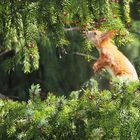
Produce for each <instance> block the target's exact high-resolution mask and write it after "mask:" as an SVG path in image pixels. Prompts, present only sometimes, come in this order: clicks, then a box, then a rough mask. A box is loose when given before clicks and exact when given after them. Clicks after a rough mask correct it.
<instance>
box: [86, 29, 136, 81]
mask: <svg viewBox="0 0 140 140" xmlns="http://www.w3.org/2000/svg"><path fill="white" fill-rule="evenodd" d="M115 33H116V31H113V30H112V31H108V32H106V33H102V32H100V31H98V30H93V31H88V32H87V33H86V36H87V38H88V39H89V40H90V41H91V42H92V43H93V44H94V45H95V46H96V48H97V49H98V51H99V54H100V57H99V59H98V60H97V62H96V63H95V64H94V65H93V69H94V72H98V71H100V70H102V69H103V68H105V69H106V70H107V71H108V72H109V73H110V74H111V76H116V77H121V78H127V79H129V80H131V81H136V80H138V76H137V73H136V70H135V68H134V66H133V65H132V64H131V63H130V61H129V60H128V59H127V57H126V56H124V54H122V53H121V52H120V51H119V50H118V48H117V47H116V46H115V45H114V44H113V43H112V42H111V37H113V35H114V34H115Z"/></svg>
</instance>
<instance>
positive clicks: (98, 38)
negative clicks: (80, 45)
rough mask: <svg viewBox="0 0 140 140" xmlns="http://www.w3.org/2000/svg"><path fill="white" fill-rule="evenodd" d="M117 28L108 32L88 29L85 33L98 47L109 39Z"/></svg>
mask: <svg viewBox="0 0 140 140" xmlns="http://www.w3.org/2000/svg"><path fill="white" fill-rule="evenodd" d="M116 32H118V31H116V30H110V31H108V32H105V33H102V32H101V31H98V30H95V29H94V30H92V31H87V32H86V33H85V35H86V37H87V38H88V39H89V40H90V41H91V43H93V44H94V45H95V46H96V47H99V46H100V45H101V43H103V42H104V41H109V40H110V39H111V38H112V37H113V36H114V35H115V33H116Z"/></svg>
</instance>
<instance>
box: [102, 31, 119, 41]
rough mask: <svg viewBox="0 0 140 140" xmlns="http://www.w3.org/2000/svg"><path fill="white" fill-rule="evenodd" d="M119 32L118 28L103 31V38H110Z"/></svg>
mask: <svg viewBox="0 0 140 140" xmlns="http://www.w3.org/2000/svg"><path fill="white" fill-rule="evenodd" d="M118 32H119V31H118V30H110V31H108V32H106V33H103V34H102V36H101V38H102V40H107V39H110V38H112V37H113V36H114V35H115V34H116V33H118Z"/></svg>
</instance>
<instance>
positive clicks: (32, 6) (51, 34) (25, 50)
mask: <svg viewBox="0 0 140 140" xmlns="http://www.w3.org/2000/svg"><path fill="white" fill-rule="evenodd" d="M132 1H133V0H122V1H119V0H81V1H78V0H59V1H58V0H47V1H44V0H34V1H29V0H24V1H21V0H17V1H14V0H6V1H5V0H1V1H0V37H1V42H0V43H1V44H0V45H1V46H2V49H9V50H15V56H14V58H15V59H13V58H11V59H8V61H6V62H5V63H6V64H7V65H8V66H7V67H6V68H7V69H8V70H9V69H11V68H15V66H16V65H17V64H22V65H23V71H24V72H25V73H29V72H32V71H33V70H36V69H38V68H39V51H38V41H39V38H44V37H46V36H47V37H48V39H49V40H50V42H51V43H53V45H54V46H55V47H58V48H60V50H61V52H65V51H63V47H64V46H67V45H68V44H69V43H71V42H70V40H68V38H67V37H66V34H67V33H66V30H65V29H66V28H70V27H77V26H78V27H80V28H82V30H87V29H91V28H94V27H95V28H98V29H100V30H104V31H105V30H109V29H117V30H120V33H119V34H118V36H117V37H116V41H115V42H116V43H117V45H118V46H120V45H123V44H126V43H127V42H129V41H130V39H131V35H130V34H129V32H128V29H129V27H130V26H131V17H130V3H131V2H132ZM124 36H125V39H124ZM86 42H87V41H86V40H85V52H88V51H89V50H91V46H90V45H89V44H88V43H86ZM13 61H14V64H13Z"/></svg>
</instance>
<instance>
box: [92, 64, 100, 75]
mask: <svg viewBox="0 0 140 140" xmlns="http://www.w3.org/2000/svg"><path fill="white" fill-rule="evenodd" d="M93 70H94V72H95V73H96V72H98V71H99V69H98V65H97V64H96V63H95V64H94V65H93Z"/></svg>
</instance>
